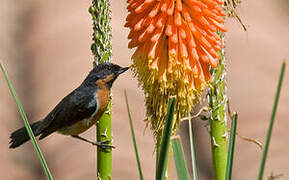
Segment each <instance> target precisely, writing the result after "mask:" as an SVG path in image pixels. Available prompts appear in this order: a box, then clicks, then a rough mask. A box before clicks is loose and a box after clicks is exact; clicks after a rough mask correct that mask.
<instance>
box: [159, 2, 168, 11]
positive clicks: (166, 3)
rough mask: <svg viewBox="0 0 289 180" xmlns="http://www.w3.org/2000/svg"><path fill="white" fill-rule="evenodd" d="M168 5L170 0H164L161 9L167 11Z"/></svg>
mask: <svg viewBox="0 0 289 180" xmlns="http://www.w3.org/2000/svg"><path fill="white" fill-rule="evenodd" d="M168 5H169V0H164V2H163V4H162V6H161V11H162V12H167V9H168Z"/></svg>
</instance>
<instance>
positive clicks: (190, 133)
mask: <svg viewBox="0 0 289 180" xmlns="http://www.w3.org/2000/svg"><path fill="white" fill-rule="evenodd" d="M189 136H190V148H191V161H192V167H193V177H194V180H197V179H198V173H197V163H196V156H195V147H194V138H193V129H192V122H191V117H190V113H189Z"/></svg>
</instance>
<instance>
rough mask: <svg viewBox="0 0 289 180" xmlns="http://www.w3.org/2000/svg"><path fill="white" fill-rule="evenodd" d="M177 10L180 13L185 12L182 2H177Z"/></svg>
mask: <svg viewBox="0 0 289 180" xmlns="http://www.w3.org/2000/svg"><path fill="white" fill-rule="evenodd" d="M176 10H178V11H182V10H183V4H182V0H176Z"/></svg>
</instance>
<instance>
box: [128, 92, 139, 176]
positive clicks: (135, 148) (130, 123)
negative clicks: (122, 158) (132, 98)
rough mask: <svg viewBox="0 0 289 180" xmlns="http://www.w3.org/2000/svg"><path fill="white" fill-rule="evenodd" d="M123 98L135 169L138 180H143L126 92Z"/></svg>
mask: <svg viewBox="0 0 289 180" xmlns="http://www.w3.org/2000/svg"><path fill="white" fill-rule="evenodd" d="M124 97H125V103H126V108H127V113H128V118H129V125H130V131H131V136H132V141H133V147H134V151H135V156H136V162H137V167H138V172H139V179H140V180H143V173H142V170H141V164H140V158H139V154H138V150H137V145H136V138H135V133H134V128H133V122H132V118H131V114H130V109H129V104H128V99H127V94H126V90H125V91H124Z"/></svg>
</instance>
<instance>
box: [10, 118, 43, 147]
mask: <svg viewBox="0 0 289 180" xmlns="http://www.w3.org/2000/svg"><path fill="white" fill-rule="evenodd" d="M41 123H42V121H37V122H35V123H32V124H30V126H31V129H32V131H33V133H34V136H38V135H39V134H41V131H39V127H40V126H41ZM10 138H11V141H10V146H9V148H13V149H14V148H17V147H18V146H20V145H22V144H23V143H25V142H27V141H28V140H29V139H30V137H29V134H28V132H27V130H26V128H25V127H23V128H20V129H18V130H16V131H14V132H13V133H11V135H10Z"/></svg>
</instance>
